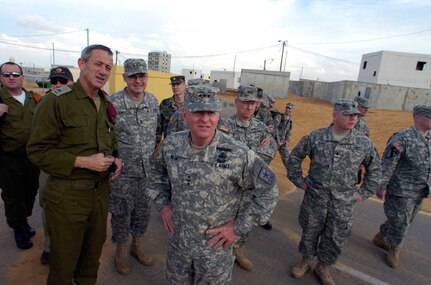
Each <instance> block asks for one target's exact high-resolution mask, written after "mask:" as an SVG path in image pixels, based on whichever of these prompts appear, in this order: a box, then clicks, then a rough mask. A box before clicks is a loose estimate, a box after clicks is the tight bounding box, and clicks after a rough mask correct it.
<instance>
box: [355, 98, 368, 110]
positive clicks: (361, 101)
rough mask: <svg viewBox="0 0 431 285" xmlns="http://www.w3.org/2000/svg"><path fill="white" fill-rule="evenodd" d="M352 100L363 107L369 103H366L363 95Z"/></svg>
mask: <svg viewBox="0 0 431 285" xmlns="http://www.w3.org/2000/svg"><path fill="white" fill-rule="evenodd" d="M354 101H356V102H358V104H359V105H361V106H362V107H364V108H368V107H369V106H370V105H369V104H368V99H367V98H365V97H364V96H356V97H355V99H354Z"/></svg>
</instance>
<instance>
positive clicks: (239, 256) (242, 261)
mask: <svg viewBox="0 0 431 285" xmlns="http://www.w3.org/2000/svg"><path fill="white" fill-rule="evenodd" d="M233 254H234V255H235V262H236V263H238V265H239V266H240V267H241V268H243V269H245V270H248V271H250V270H251V269H252V268H253V263H252V262H251V261H250V260H249V259H248V258H247V257H245V255H244V253H243V252H242V249H241V248H239V247H234V248H233Z"/></svg>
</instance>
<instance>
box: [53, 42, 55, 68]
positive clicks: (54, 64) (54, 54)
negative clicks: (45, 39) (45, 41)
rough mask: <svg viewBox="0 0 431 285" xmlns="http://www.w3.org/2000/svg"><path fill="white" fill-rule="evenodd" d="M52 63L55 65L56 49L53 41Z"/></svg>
mask: <svg viewBox="0 0 431 285" xmlns="http://www.w3.org/2000/svg"><path fill="white" fill-rule="evenodd" d="M52 65H53V66H54V65H55V49H54V43H52Z"/></svg>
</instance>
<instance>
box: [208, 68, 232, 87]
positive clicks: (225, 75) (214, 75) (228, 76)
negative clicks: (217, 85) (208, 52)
mask: <svg viewBox="0 0 431 285" xmlns="http://www.w3.org/2000/svg"><path fill="white" fill-rule="evenodd" d="M210 78H211V80H210V82H211V84H213V83H214V82H215V81H217V82H221V80H223V79H224V80H226V88H230V89H238V80H239V72H233V71H217V70H211V75H210Z"/></svg>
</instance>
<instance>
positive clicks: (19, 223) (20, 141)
mask: <svg viewBox="0 0 431 285" xmlns="http://www.w3.org/2000/svg"><path fill="white" fill-rule="evenodd" d="M0 71H1V75H0V76H1V77H0V82H1V86H2V88H1V89H0V102H2V103H1V104H0V117H1V118H3V122H2V125H1V128H0V188H1V198H2V200H3V202H4V210H5V216H6V222H7V224H8V225H9V227H11V228H12V229H13V230H14V237H15V242H16V246H17V247H18V248H20V249H29V248H31V247H32V246H33V242H32V241H31V239H30V238H31V237H33V236H34V235H35V234H36V231H35V230H34V229H33V228H32V227H31V226H30V225H29V224H28V222H27V218H28V217H30V216H31V214H32V212H33V205H34V201H35V198H36V195H37V189H38V187H39V178H38V177H39V169H38V168H37V167H36V166H35V165H34V164H33V163H31V162H30V160H29V159H28V157H27V153H26V149H25V148H26V144H27V142H28V137H29V135H30V128H31V122H32V120H33V114H34V110H35V108H36V105H37V103H38V102H39V100H40V98H41V96H40V95H39V94H35V93H33V92H32V91H27V90H25V89H24V88H22V86H23V83H24V75H23V73H22V68H21V66H19V65H18V64H16V63H14V62H5V63H3V64H2V65H1V66H0Z"/></svg>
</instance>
